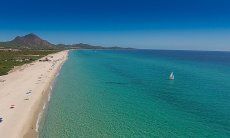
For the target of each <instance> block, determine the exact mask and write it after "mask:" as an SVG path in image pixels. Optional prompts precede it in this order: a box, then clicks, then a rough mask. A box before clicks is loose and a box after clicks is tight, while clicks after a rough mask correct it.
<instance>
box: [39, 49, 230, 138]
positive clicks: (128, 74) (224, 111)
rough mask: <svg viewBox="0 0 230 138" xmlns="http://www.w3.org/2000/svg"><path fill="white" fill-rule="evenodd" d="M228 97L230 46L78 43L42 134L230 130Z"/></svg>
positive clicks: (209, 133)
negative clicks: (97, 46)
mask: <svg viewBox="0 0 230 138" xmlns="http://www.w3.org/2000/svg"><path fill="white" fill-rule="evenodd" d="M172 71H173V72H174V74H175V80H169V79H168V77H169V74H170V73H171V72H172ZM229 101H230V53H229V52H206V51H166V50H120V51H119V50H115V51H112V50H111V51H110V50H107V51H102V50H79V51H71V52H70V54H69V59H68V61H67V62H66V63H65V64H64V66H63V68H62V70H61V72H60V75H59V76H58V78H57V81H56V84H55V87H54V89H53V92H52V97H51V101H50V103H49V106H48V109H47V111H46V112H45V114H44V117H43V119H42V122H41V125H40V129H39V131H40V137H55V138H58V137H62V138H63V137H67V138H69V137H230V102H229Z"/></svg>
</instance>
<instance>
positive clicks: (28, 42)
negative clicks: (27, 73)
mask: <svg viewBox="0 0 230 138" xmlns="http://www.w3.org/2000/svg"><path fill="white" fill-rule="evenodd" d="M0 49H28V50H58V49H133V48H123V47H117V46H115V47H103V46H93V45H89V44H83V43H78V44H72V45H66V44H52V43H50V42H48V41H47V40H44V39H42V38H40V37H39V36H37V35H36V34H33V33H30V34H27V35H25V36H17V37H15V38H14V39H13V40H11V41H7V42H0Z"/></svg>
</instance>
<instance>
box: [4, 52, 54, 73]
mask: <svg viewBox="0 0 230 138" xmlns="http://www.w3.org/2000/svg"><path fill="white" fill-rule="evenodd" d="M56 52H58V51H57V50H19V51H16V50H15V51H12V50H0V76H1V75H6V74H8V72H9V71H10V70H11V69H13V68H14V67H15V66H20V65H23V64H26V63H31V62H32V61H35V60H37V59H39V58H42V57H44V56H46V55H48V54H51V53H56Z"/></svg>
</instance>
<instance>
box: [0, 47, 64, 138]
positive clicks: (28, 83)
mask: <svg viewBox="0 0 230 138" xmlns="http://www.w3.org/2000/svg"><path fill="white" fill-rule="evenodd" d="M67 57H68V51H61V52H58V53H55V54H51V55H48V56H46V57H44V58H42V60H37V61H35V62H32V63H30V64H26V65H23V66H20V67H17V68H15V69H14V70H12V71H11V72H10V73H9V74H8V75H4V76H0V118H2V121H1V122H0V136H1V137H5V138H21V137H36V135H37V133H36V130H37V128H36V127H38V123H39V122H37V120H38V117H39V116H40V115H41V114H40V112H41V111H42V108H44V104H45V103H46V101H47V100H48V96H49V92H50V89H51V87H52V83H53V81H54V79H55V77H56V76H57V74H58V72H59V71H60V68H61V66H62V65H63V63H64V62H65V61H66V59H67ZM46 58H47V59H46Z"/></svg>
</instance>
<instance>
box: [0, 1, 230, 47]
mask: <svg viewBox="0 0 230 138" xmlns="http://www.w3.org/2000/svg"><path fill="white" fill-rule="evenodd" d="M229 7H230V1H228V0H33V1H32V0H2V1H1V8H0V41H7V40H10V39H12V38H14V37H15V36H16V35H25V34H27V33H30V32H33V33H36V34H38V35H39V36H41V37H42V38H44V39H46V40H48V41H50V42H52V43H66V44H72V43H79V42H83V43H89V44H94V45H103V46H124V47H136V48H150V49H192V50H230V8H229Z"/></svg>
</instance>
